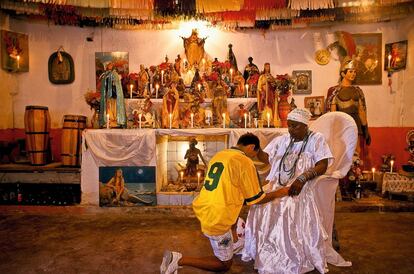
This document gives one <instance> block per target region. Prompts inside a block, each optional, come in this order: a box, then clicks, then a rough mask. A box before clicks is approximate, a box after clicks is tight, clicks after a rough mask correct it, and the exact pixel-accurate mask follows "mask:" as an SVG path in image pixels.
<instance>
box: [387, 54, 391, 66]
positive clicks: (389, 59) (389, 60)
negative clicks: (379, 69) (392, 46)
mask: <svg viewBox="0 0 414 274" xmlns="http://www.w3.org/2000/svg"><path fill="white" fill-rule="evenodd" d="M390 65H391V54H388V69H391V66H390Z"/></svg>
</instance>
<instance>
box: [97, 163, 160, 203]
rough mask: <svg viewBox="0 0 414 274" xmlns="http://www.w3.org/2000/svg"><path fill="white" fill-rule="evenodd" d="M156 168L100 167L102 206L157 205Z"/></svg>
mask: <svg viewBox="0 0 414 274" xmlns="http://www.w3.org/2000/svg"><path fill="white" fill-rule="evenodd" d="M156 202H157V197H156V194H155V167H154V166H140V167H137V166H135V167H130V166H128V167H127V166H123V167H116V166H115V167H114V166H111V167H100V168H99V205H100V206H153V205H156Z"/></svg>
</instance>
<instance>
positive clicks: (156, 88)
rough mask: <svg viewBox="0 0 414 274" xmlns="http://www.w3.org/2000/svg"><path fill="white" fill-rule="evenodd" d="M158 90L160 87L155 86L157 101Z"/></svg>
mask: <svg viewBox="0 0 414 274" xmlns="http://www.w3.org/2000/svg"><path fill="white" fill-rule="evenodd" d="M159 88H160V85H158V84H156V85H155V99H158V89H159Z"/></svg>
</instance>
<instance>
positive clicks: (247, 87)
mask: <svg viewBox="0 0 414 274" xmlns="http://www.w3.org/2000/svg"><path fill="white" fill-rule="evenodd" d="M244 87H245V88H246V98H249V85H248V84H246V85H244Z"/></svg>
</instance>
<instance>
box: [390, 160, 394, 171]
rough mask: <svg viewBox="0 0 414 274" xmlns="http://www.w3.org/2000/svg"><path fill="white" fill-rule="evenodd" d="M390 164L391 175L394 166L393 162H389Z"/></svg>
mask: <svg viewBox="0 0 414 274" xmlns="http://www.w3.org/2000/svg"><path fill="white" fill-rule="evenodd" d="M390 164H391V171H390V172H391V173H392V168H393V166H394V160H391V162H390Z"/></svg>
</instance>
